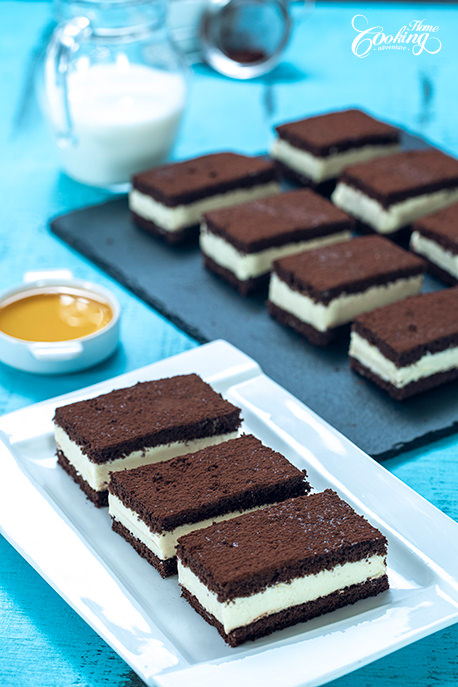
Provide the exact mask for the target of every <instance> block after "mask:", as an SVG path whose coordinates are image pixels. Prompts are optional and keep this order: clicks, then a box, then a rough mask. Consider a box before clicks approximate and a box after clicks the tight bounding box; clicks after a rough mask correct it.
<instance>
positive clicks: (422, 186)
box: [332, 149, 458, 235]
mask: <svg viewBox="0 0 458 687" xmlns="http://www.w3.org/2000/svg"><path fill="white" fill-rule="evenodd" d="M332 200H333V202H334V203H335V204H336V205H337V206H338V207H340V208H342V209H343V210H345V211H346V212H348V213H349V214H350V215H353V216H354V217H355V218H356V219H357V220H359V221H360V222H361V223H362V225H363V228H366V229H369V230H371V231H376V232H379V233H381V234H389V235H394V234H395V233H397V232H398V231H399V230H400V229H402V228H406V227H408V226H409V225H410V224H411V223H412V222H413V221H414V220H416V219H418V218H419V217H423V216H425V215H428V214H430V213H431V212H435V211H436V210H440V209H442V208H444V207H447V206H448V205H451V204H452V203H454V202H456V201H457V200H458V160H455V158H453V157H450V156H449V155H446V154H445V153H442V152H441V151H440V150H434V149H428V150H409V151H407V152H403V153H397V154H396V155H390V156H389V157H386V158H383V159H379V160H372V161H370V162H362V163H360V164H355V165H350V166H349V167H347V168H346V169H345V170H344V172H343V174H342V176H341V177H340V179H339V182H338V184H337V186H336V189H335V191H334V193H333V195H332Z"/></svg>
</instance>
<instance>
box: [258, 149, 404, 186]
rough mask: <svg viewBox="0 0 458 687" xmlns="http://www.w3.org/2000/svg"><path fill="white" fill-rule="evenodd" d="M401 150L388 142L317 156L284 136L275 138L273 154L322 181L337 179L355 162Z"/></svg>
mask: <svg viewBox="0 0 458 687" xmlns="http://www.w3.org/2000/svg"><path fill="white" fill-rule="evenodd" d="M398 150H400V145H399V144H398V143H388V144H385V145H367V146H363V147H361V148H353V149H352V150H344V151H343V152H341V153H332V154H331V155H326V156H325V157H317V156H316V155H312V153H309V152H308V151H307V150H303V149H301V148H296V147H295V146H293V145H291V143H288V141H285V140H283V139H282V138H277V139H275V141H274V143H273V146H272V151H271V155H272V157H273V158H274V159H276V160H279V161H280V162H283V163H284V164H285V165H287V166H288V167H290V168H291V169H292V170H294V171H295V172H298V173H299V174H304V175H305V176H307V177H309V178H310V179H312V181H316V182H320V181H326V180H327V179H335V178H336V177H338V176H339V174H340V173H341V171H342V170H343V169H344V167H347V166H348V165H351V164H353V163H354V162H366V160H372V159H374V158H376V157H384V156H385V155H392V154H393V153H396V152H398Z"/></svg>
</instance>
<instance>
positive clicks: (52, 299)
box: [0, 289, 113, 341]
mask: <svg viewBox="0 0 458 687" xmlns="http://www.w3.org/2000/svg"><path fill="white" fill-rule="evenodd" d="M112 318H113V311H112V309H111V307H110V306H109V305H108V303H106V302H104V301H102V300H96V299H95V298H94V297H92V294H89V293H87V292H85V291H83V290H78V289H68V290H63V289H62V290H59V291H55V290H54V291H51V292H45V291H41V292H40V293H35V294H33V293H32V294H31V295H26V296H22V297H21V296H19V297H16V298H13V299H11V300H9V301H7V302H5V303H4V304H1V305H0V331H1V332H3V333H4V334H8V335H9V336H13V337H14V338H16V339H23V340H25V341H69V340H70V339H79V338H81V337H83V336H88V335H89V334H94V332H97V331H99V330H100V329H103V327H105V326H106V325H107V324H108V323H109V322H110V321H111V319H112Z"/></svg>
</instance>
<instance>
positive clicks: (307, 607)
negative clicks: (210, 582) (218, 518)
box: [181, 575, 389, 647]
mask: <svg viewBox="0 0 458 687" xmlns="http://www.w3.org/2000/svg"><path fill="white" fill-rule="evenodd" d="M388 588H389V583H388V577H387V576H386V575H383V576H382V577H378V578H377V579H374V580H368V581H367V582H363V583H361V584H354V585H351V586H350V587H345V589H343V590H339V591H337V592H334V593H333V594H328V595H327V596H323V597H320V598H319V599H316V600H315V601H308V602H307V603H304V604H299V605H297V606H291V607H290V608H286V609H285V610H284V611H280V612H279V613H273V614H271V615H268V616H266V617H264V618H261V619H260V620H257V621H256V622H254V623H250V624H249V625H245V626H243V627H239V628H236V629H235V630H232V632H229V633H228V634H226V632H225V631H224V627H223V625H222V624H221V623H220V622H219V621H218V620H216V618H215V617H214V616H213V615H211V613H209V612H208V611H206V610H205V608H204V607H203V606H202V605H201V604H200V603H199V601H198V600H197V599H196V597H195V596H193V595H192V594H190V593H189V592H188V591H187V589H184V588H183V587H182V591H181V595H182V596H183V597H184V598H185V599H186V601H188V603H190V604H191V606H192V607H193V608H194V610H195V611H197V613H199V615H201V616H202V618H204V620H206V621H207V623H209V624H210V625H213V626H214V627H215V628H216V629H217V630H218V632H219V634H220V635H221V637H222V638H223V639H224V641H225V642H227V644H229V645H230V646H233V647H235V646H239V645H240V644H243V642H247V641H254V640H255V639H259V638H260V637H265V636H266V635H270V634H272V632H275V631H276V630H282V629H283V628H285V627H290V626H291V625H296V624H297V623H302V622H304V621H306V620H310V619H311V618H316V617H317V616H319V615H324V614H325V613H331V612H332V611H335V610H337V609H338V608H342V606H348V605H350V604H354V603H356V602H357V601H361V599H367V598H368V597H370V596H377V594H380V593H381V592H384V591H386V590H387V589H388Z"/></svg>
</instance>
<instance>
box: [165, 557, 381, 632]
mask: <svg viewBox="0 0 458 687" xmlns="http://www.w3.org/2000/svg"><path fill="white" fill-rule="evenodd" d="M385 574H386V564H385V559H384V557H383V556H378V555H376V556H370V557H369V558H365V559H364V560H361V561H356V562H354V563H344V564H343V565H336V566H335V567H334V568H332V569H331V570H321V571H320V572H318V573H315V574H314V575H306V576H304V577H297V578H295V579H293V580H291V581H290V582H280V583H278V584H275V585H272V586H271V587H267V588H266V589H264V590H263V591H261V592H257V593H256V594H252V595H251V596H246V597H237V598H235V599H231V600H230V601H223V602H222V601H218V597H217V595H216V594H215V593H214V592H212V591H210V590H209V589H208V587H206V586H205V585H204V584H203V583H202V582H201V581H200V580H199V578H198V577H197V576H196V575H195V574H194V573H193V572H192V571H191V570H190V568H188V567H185V566H184V565H182V563H181V561H180V560H178V582H179V583H180V584H181V585H182V587H184V588H185V589H187V590H188V592H190V593H191V594H192V595H193V596H194V597H195V598H196V599H197V600H198V601H199V603H200V604H201V606H203V608H205V610H206V611H208V612H209V613H211V615H212V616H214V617H215V618H216V619H217V620H219V622H220V623H221V624H222V625H223V627H224V631H225V632H226V633H228V632H231V631H232V630H235V629H236V628H237V627H243V626H244V625H249V624H251V623H254V622H255V621H256V620H259V619H260V618H262V617H264V616H268V615H271V614H272V613H278V612H279V611H283V610H284V609H285V608H290V607H292V606H298V605H299V604H304V603H307V602H308V601H315V599H319V598H321V597H324V596H328V594H332V593H333V592H336V591H337V590H339V589H344V588H345V587H349V586H351V585H354V584H361V583H362V582H366V581H367V580H373V579H377V578H378V577H382V575H385Z"/></svg>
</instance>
